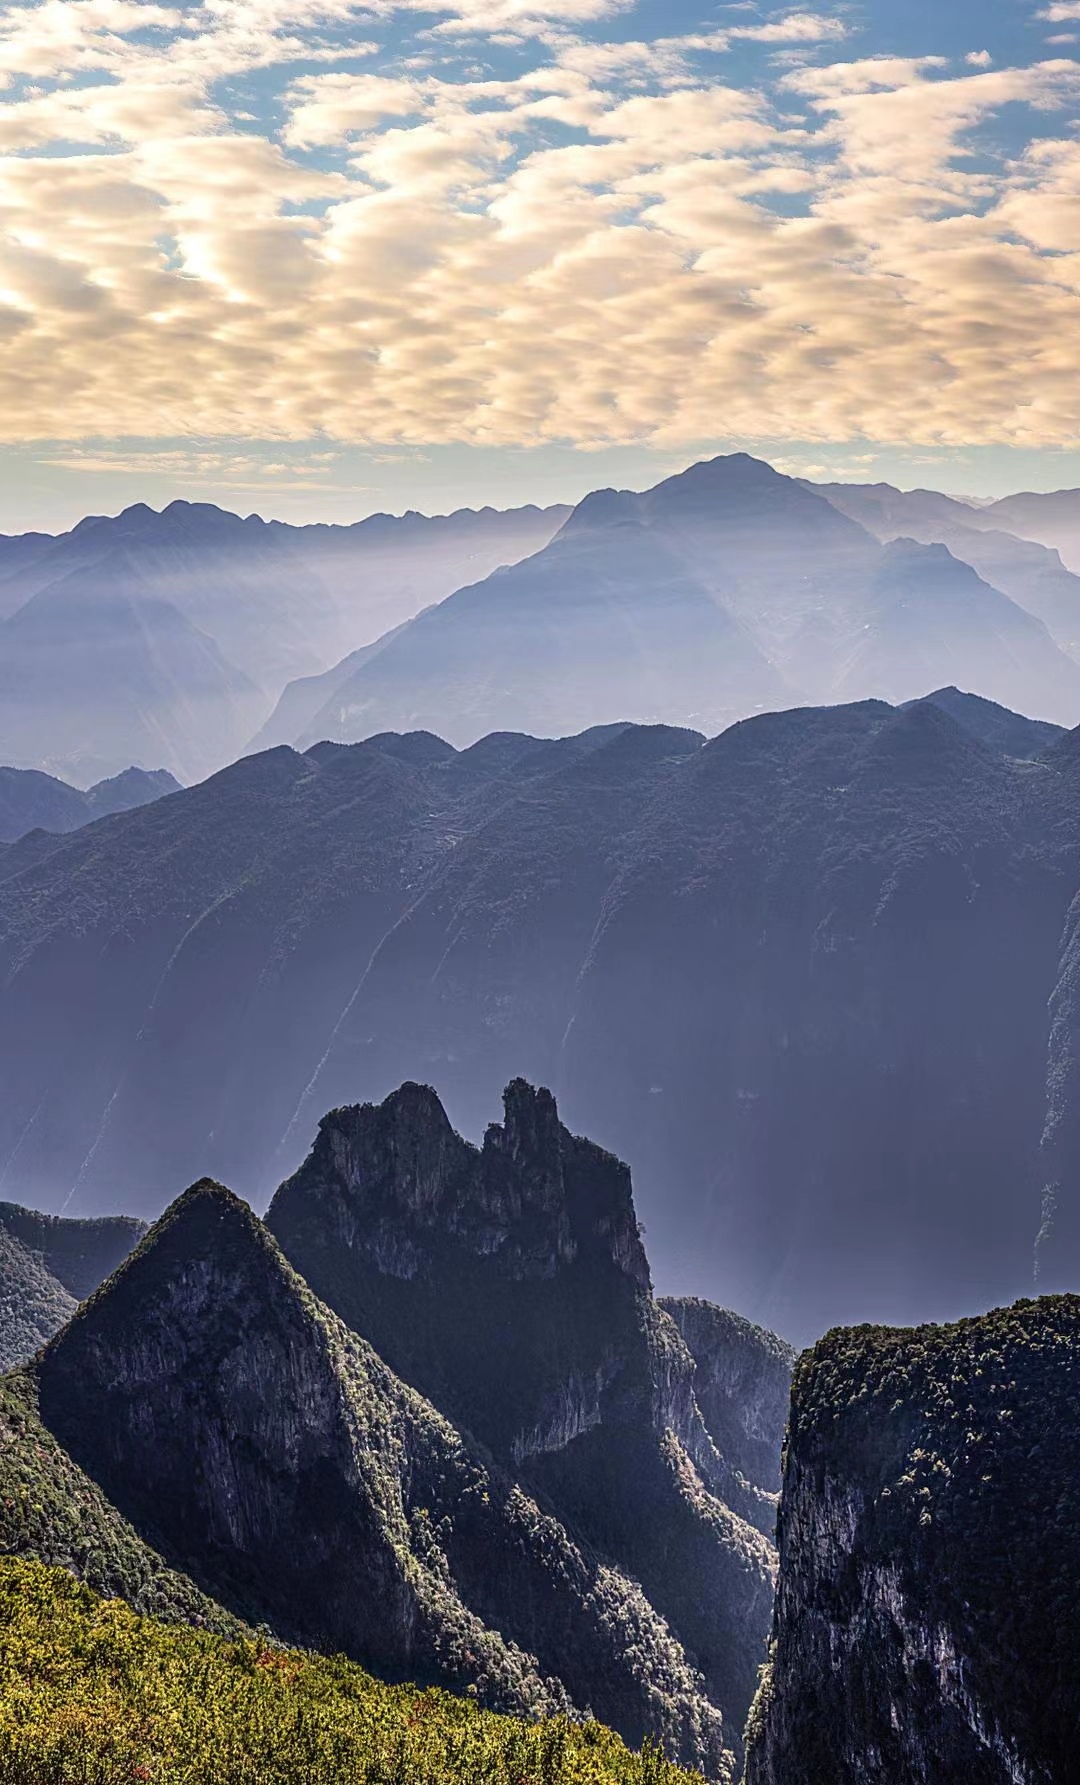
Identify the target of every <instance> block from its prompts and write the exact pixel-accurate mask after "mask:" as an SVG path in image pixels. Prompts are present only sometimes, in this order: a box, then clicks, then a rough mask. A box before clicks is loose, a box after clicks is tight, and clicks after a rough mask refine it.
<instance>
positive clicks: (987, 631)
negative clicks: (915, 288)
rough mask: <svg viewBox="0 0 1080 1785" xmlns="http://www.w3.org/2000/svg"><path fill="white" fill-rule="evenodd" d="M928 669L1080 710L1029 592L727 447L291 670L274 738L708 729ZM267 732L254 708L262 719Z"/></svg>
mask: <svg viewBox="0 0 1080 1785" xmlns="http://www.w3.org/2000/svg"><path fill="white" fill-rule="evenodd" d="M830 494H831V493H830ZM942 500H943V501H944V500H945V499H944V498H942ZM965 512H966V511H965ZM1013 543H1014V546H1015V549H1016V550H1017V551H1021V552H1022V550H1023V548H1022V547H1020V546H1019V545H1017V544H1016V542H1013ZM1029 549H1030V550H1036V549H1037V548H1034V547H1032V548H1029ZM1064 574H1065V573H1064V572H1062V575H1064ZM1068 580H1069V582H1070V595H1071V594H1073V593H1074V590H1073V579H1068ZM1076 589H1077V590H1080V580H1077V582H1076ZM1078 611H1080V607H1078ZM1078 636H1080V629H1078ZM950 681H956V682H958V683H961V684H963V685H964V686H969V687H972V688H974V689H976V691H977V692H979V693H980V694H984V695H987V696H988V697H990V698H992V699H995V700H999V701H1002V702H1004V703H1005V704H1009V705H1012V706H1015V707H1019V708H1021V709H1022V710H1033V711H1036V712H1038V713H1039V714H1040V715H1045V716H1046V717H1048V718H1050V719H1055V720H1057V719H1060V720H1061V721H1062V722H1063V723H1069V724H1071V723H1075V721H1076V719H1077V717H1078V716H1080V665H1078V664H1077V663H1076V662H1074V661H1073V660H1072V659H1071V658H1069V657H1068V656H1066V654H1065V652H1064V651H1063V650H1061V648H1060V647H1059V645H1058V644H1056V643H1055V641H1054V639H1052V638H1051V637H1050V635H1049V634H1048V632H1047V631H1046V629H1045V627H1044V626H1043V625H1042V624H1040V622H1039V621H1038V620H1037V619H1036V618H1035V617H1034V616H1033V615H1032V614H1031V613H1029V612H1028V611H1026V610H1025V609H1024V608H1022V607H1020V606H1018V605H1017V604H1016V603H1015V602H1013V601H1011V600H1010V599H1009V597H1008V596H1007V595H1005V594H1003V593H1001V592H1000V590H998V589H996V588H992V587H991V586H990V585H989V584H987V583H985V582H983V581H982V580H981V579H980V578H979V577H977V576H975V575H974V574H973V573H972V571H971V569H970V566H968V565H965V564H962V563H961V562H960V561H959V560H954V559H953V558H951V557H950V556H949V555H948V553H945V552H924V553H920V552H919V551H918V550H917V548H915V547H913V546H910V545H909V546H908V547H906V548H904V547H901V546H891V547H888V548H884V549H883V548H882V546H881V544H880V543H879V541H878V540H877V539H876V538H875V537H874V536H873V534H872V532H871V531H869V530H868V529H867V527H864V526H862V525H861V524H859V522H858V521H857V520H854V519H851V518H850V517H849V516H848V515H846V514H842V513H841V512H840V507H839V504H838V503H836V502H834V501H832V500H831V499H826V494H823V493H819V492H818V491H817V490H816V489H813V488H811V487H810V486H808V485H805V484H803V483H801V482H799V481H798V480H796V479H793V478H789V477H784V476H782V475H780V473H778V472H776V471H774V470H773V469H772V467H771V466H769V465H766V464H764V463H762V462H761V461H760V460H756V459H752V458H749V457H748V456H747V455H746V454H744V453H741V454H735V455H733V456H732V457H728V458H720V459H714V460H712V461H711V462H709V463H705V464H698V465H695V466H692V467H691V468H690V470H688V471H686V472H683V473H681V474H680V475H679V476H676V477H672V478H668V479H666V480H665V481H664V482H663V483H661V484H659V485H657V487H656V488H655V489H652V490H647V491H646V492H644V494H641V495H634V494H631V493H629V492H626V491H615V490H601V491H597V492H595V493H594V494H592V495H590V496H588V497H586V499H585V501H584V502H582V503H580V504H579V505H578V507H577V508H576V509H575V510H574V512H573V514H572V515H571V516H570V517H569V519H568V520H567V521H566V523H565V525H564V526H563V527H562V529H561V530H560V532H559V533H558V534H557V535H556V537H555V538H554V539H553V540H552V542H551V543H550V545H548V546H546V547H545V548H544V549H543V550H541V551H539V552H537V553H536V555H535V556H533V557H532V558H529V559H527V560H526V561H525V562H523V563H520V564H517V565H515V566H513V567H512V568H510V569H508V570H503V571H499V572H497V573H496V574H495V575H494V576H492V577H489V578H488V579H487V580H486V581H485V582H482V583H479V584H477V585H475V586H473V587H470V588H465V589H460V590H459V591H458V592H457V593H456V594H455V595H453V596H451V597H450V598H449V599H448V600H446V601H443V602H441V603H440V604H439V605H438V606H436V607H434V608H432V609H430V610H429V611H428V612H426V613H424V614H421V615H420V616H419V617H418V618H417V619H416V620H414V621H413V622H412V623H411V624H410V625H408V626H405V627H403V628H400V629H399V630H398V631H397V632H396V634H395V635H394V637H392V638H387V639H385V640H383V641H382V642H381V645H380V648H379V650H378V651H377V652H372V653H368V654H363V655H361V656H360V657H358V658H357V659H355V660H354V661H353V662H352V663H351V664H346V663H344V662H343V663H340V664H338V665H337V666H336V667H335V668H334V670H333V671H332V672H330V673H329V675H328V676H327V677H325V678H324V679H323V680H322V682H321V683H317V684H315V685H314V686H309V687H307V688H306V689H305V691H304V697H303V701H302V702H300V701H299V699H297V700H296V704H295V705H294V706H292V712H291V716H292V717H295V719H297V720H301V719H302V720H303V723H302V724H301V725H300V727H299V729H298V730H296V731H294V732H293V733H292V734H291V741H294V742H295V743H296V744H297V745H298V746H299V747H300V748H302V749H303V748H307V747H309V746H310V745H311V744H313V743H315V742H317V741H319V740H320V739H322V738H332V739H335V740H339V741H348V740H353V739H359V738H363V737H365V736H367V735H369V734H370V733H372V732H375V731H381V730H408V729H426V730H431V731H435V732H437V733H438V734H439V735H440V736H442V737H445V738H448V739H449V740H450V741H451V742H452V743H455V744H458V745H467V744H469V743H471V742H473V741H474V740H475V739H476V738H478V737H480V736H482V735H483V733H484V732H485V731H489V730H492V729H501V728H513V729H525V730H528V731H534V732H539V733H543V734H554V735H560V734H565V733H568V732H573V731H576V730H578V729H580V728H581V727H583V726H589V725H595V724H600V723H606V722H610V721H614V720H618V719H631V720H635V721H638V722H654V721H662V722H665V723H668V724H680V725H688V726H691V727H694V728H699V729H702V730H705V731H716V730H719V729H720V728H721V727H723V726H725V725H727V724H730V723H731V722H732V721H733V720H737V719H739V718H743V717H745V716H747V715H748V714H750V713H753V712H759V711H762V710H764V709H767V708H769V707H775V706H778V705H784V704H793V703H794V701H795V700H797V699H799V698H803V699H812V700H823V701H827V700H844V699H855V698H859V699H862V698H867V697H870V696H880V697H882V698H888V699H890V700H907V699H909V698H913V697H915V696H917V695H920V694H922V693H924V692H925V690H926V688H927V687H934V686H938V685H940V684H942V683H944V682H950ZM320 692H322V693H324V694H325V699H324V700H323V703H322V705H321V706H319V707H318V708H317V709H314V710H313V697H314V695H315V694H317V693H320ZM282 736H283V729H282V728H281V727H280V726H279V725H278V723H277V721H276V720H275V728H274V730H273V731H272V732H271V733H269V734H267V738H266V740H265V741H270V739H271V738H273V739H274V740H278V739H280V738H281V737H282Z"/></svg>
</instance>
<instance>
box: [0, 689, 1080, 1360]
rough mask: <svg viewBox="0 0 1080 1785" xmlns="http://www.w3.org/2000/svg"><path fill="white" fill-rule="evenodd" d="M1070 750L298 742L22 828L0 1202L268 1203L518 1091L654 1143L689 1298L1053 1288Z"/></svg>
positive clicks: (884, 1308)
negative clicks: (395, 1129)
mask: <svg viewBox="0 0 1080 1785" xmlns="http://www.w3.org/2000/svg"><path fill="white" fill-rule="evenodd" d="M1048 740H1049V741H1048ZM1078 763H1080V758H1078V756H1077V750H1076V740H1075V736H1074V735H1073V734H1059V733H1056V732H1054V731H1053V730H1051V731H1050V732H1049V733H1047V732H1046V731H1044V730H1043V729H1042V727H1041V725H1039V724H1037V723H1032V722H1028V721H1025V720H1024V719H1023V718H1021V717H1019V716H1016V715H1009V714H1007V713H1003V712H1002V711H1000V710H999V709H995V708H993V707H992V706H990V705H988V704H987V703H985V702H982V701H981V700H978V699H973V698H971V697H968V696H965V695H963V694H961V693H958V692H957V691H956V690H951V691H950V690H942V691H940V692H939V693H938V694H937V695H936V696H934V697H933V698H932V699H929V700H924V701H921V702H919V703H917V704H916V705H915V706H913V707H911V708H908V709H903V710H901V709H897V708H893V707H890V706H888V705H886V704H884V703H881V702H862V703H855V704H853V705H850V706H847V707H839V708H830V709H796V710H793V711H790V712H786V713H778V714H772V715H767V716H762V717H760V718H756V719H753V720H749V721H746V722H744V723H742V724H740V725H737V726H735V727H733V728H732V729H730V730H729V731H727V732H725V733H723V734H721V736H719V737H718V738H716V739H714V740H712V741H711V742H710V743H705V741H704V740H703V739H702V737H701V736H700V734H697V733H694V732H692V731H688V730H682V731H680V730H675V729H669V728H663V727H640V726H626V725H622V726H620V725H616V726H611V727H608V728H600V729H598V730H597V731H594V732H590V733H586V734H582V735H581V736H580V737H577V738H568V739H562V740H557V741H550V740H548V741H545V740H542V739H536V738H530V737H527V736H522V735H514V734H507V733H502V734H495V735H492V736H491V737H489V738H487V739H485V740H483V741H482V742H481V743H479V744H477V745H474V746H471V747H470V748H469V749H468V750H465V751H461V752H458V751H455V750H454V749H453V748H452V747H451V746H449V745H448V744H446V743H445V742H442V741H441V740H439V739H437V738H435V737H433V736H431V735H430V734H413V735H407V736H401V735H389V736H381V737H376V738H373V739H371V740H370V741H369V742H367V743H365V744H362V745H351V746H348V745H346V746H342V745H332V744H323V745H320V746H317V747H315V748H313V749H312V750H311V751H310V752H308V753H307V754H305V755H297V754H296V753H294V752H292V751H290V750H288V749H284V748H279V749H275V750H272V751H269V752H266V753H265V754H263V755H260V756H254V757H250V758H246V759H244V760H242V761H241V762H238V763H237V764H235V765H234V766H233V767H232V768H230V769H228V770H226V771H223V772H222V773H221V774H220V775H218V776H216V777H214V778H212V779H211V780H210V781H208V782H206V783H203V784H202V785H200V786H198V787H195V788H191V789H189V790H186V791H184V792H182V793H179V794H175V795H173V796H172V797H171V798H170V799H168V800H164V801H159V802H157V803H156V804H153V805H150V806H147V807H144V808H142V809H141V810H140V811H137V812H133V813H127V814H121V815H119V816H116V817H113V818H109V819H107V820H103V821H102V822H101V823H99V824H97V825H94V826H91V827H90V828H89V829H86V830H83V831H80V832H76V833H74V834H73V835H72V836H69V837H60V838H51V839H49V840H48V843H47V846H43V845H42V844H41V842H40V840H39V839H35V838H27V839H24V840H23V841H22V842H20V843H16V844H13V845H10V846H8V848H7V849H6V850H5V851H4V852H3V854H2V855H0V987H2V989H0V1049H2V1051H3V1055H4V1058H5V1061H7V1062H8V1066H7V1070H6V1072H5V1077H4V1083H3V1085H2V1086H0V1168H2V1169H3V1171H4V1173H5V1177H4V1179H3V1180H2V1181H3V1182H6V1183H8V1184H10V1185H11V1186H12V1191H11V1192H10V1193H14V1191H15V1186H16V1185H18V1187H19V1189H18V1193H19V1194H20V1195H21V1196H22V1197H23V1198H24V1199H25V1198H29V1199H31V1200H35V1201H38V1202H39V1203H41V1204H42V1205H43V1206H46V1207H54V1208H56V1207H59V1206H60V1205H61V1203H62V1202H64V1200H65V1199H67V1198H68V1197H70V1198H71V1202H70V1206H71V1209H72V1210H73V1212H76V1213H80V1212H89V1211H93V1210H102V1211H104V1210H106V1209H112V1208H117V1207H120V1208H125V1209H128V1210H131V1211H132V1212H137V1213H139V1214H142V1215H146V1216H151V1217H152V1216H153V1215H155V1214H156V1213H157V1212H158V1210H159V1209H160V1208H161V1206H162V1205H163V1203H164V1202H165V1201H166V1200H167V1198H168V1194H169V1184H170V1181H172V1182H177V1181H184V1179H185V1178H190V1177H191V1175H192V1169H193V1168H194V1169H195V1170H197V1169H198V1168H199V1166H202V1167H203V1168H204V1169H206V1168H210V1169H211V1170H212V1171H213V1172H214V1174H215V1176H217V1177H218V1178H219V1179H221V1180H222V1181H227V1180H229V1179H230V1178H231V1179H232V1181H233V1182H234V1183H236V1185H237V1187H238V1188H239V1189H240V1190H242V1191H243V1192H244V1193H245V1194H246V1195H247V1196H249V1197H250V1198H251V1199H252V1201H253V1202H255V1203H256V1204H257V1205H258V1206H260V1207H265V1206H266V1203H267V1201H268V1200H269V1197H270V1194H271V1193H272V1191H273V1189H274V1187H275V1185H276V1184H277V1183H278V1182H279V1181H280V1180H281V1178H282V1177H283V1176H285V1175H286V1174H287V1173H288V1172H289V1171H290V1170H292V1169H295V1168H296V1166H297V1165H298V1164H299V1162H300V1160H301V1159H302V1157H303V1156H304V1153H305V1151H306V1148H307V1144H308V1141H309V1139H310V1136H311V1134H312V1132H313V1130H314V1127H315V1124H316V1121H317V1119H318V1115H319V1112H320V1110H321V1109H324V1108H326V1107H333V1106H336V1105H349V1104H351V1103H353V1102H355V1101H356V1099H357V1098H358V1097H359V1098H361V1099H364V1100H378V1099H381V1098H383V1097H385V1096H386V1095H387V1094H388V1093H389V1091H390V1090H391V1089H392V1088H393V1087H394V1086H396V1085H400V1084H401V1083H402V1082H403V1081H406V1080H411V1081H414V1082H417V1083H432V1082H438V1083H439V1085H440V1087H441V1091H442V1095H443V1098H444V1102H445V1106H446V1108H447V1111H448V1113H449V1116H450V1119H451V1120H452V1122H453V1123H454V1125H455V1126H456V1127H457V1128H458V1129H459V1130H460V1131H462V1132H464V1133H466V1134H470V1135H480V1134H482V1132H483V1129H484V1126H485V1124H486V1123H487V1121H488V1119H489V1113H490V1109H491V1101H492V1098H493V1097H494V1096H495V1095H496V1093H497V1088H498V1086H499V1085H500V1084H504V1083H505V1082H506V1081H507V1078H508V1077H510V1076H513V1075H521V1076H525V1077H527V1078H529V1079H530V1080H531V1081H532V1082H541V1083H546V1084H549V1085H551V1086H552V1088H553V1090H554V1091H555V1093H556V1094H557V1095H558V1097H559V1098H560V1106H561V1108H562V1109H563V1111H564V1112H565V1115H566V1117H567V1118H568V1120H569V1122H570V1124H571V1125H572V1126H573V1128H575V1129H577V1130H579V1131H585V1132H591V1133H593V1134H595V1135H597V1136H598V1137H599V1139H600V1141H601V1142H602V1143H603V1144H606V1145H607V1146H609V1147H610V1148H611V1149H612V1150H613V1151H615V1152H617V1153H618V1155H619V1156H620V1157H622V1158H627V1159H629V1160H630V1162H631V1164H632V1165H633V1168H634V1172H635V1183H636V1187H637V1197H638V1203H639V1207H640V1208H641V1210H642V1212H643V1214H644V1217H645V1219H646V1221H647V1223H648V1226H649V1232H650V1249H651V1252H652V1256H653V1261H654V1266H655V1268H656V1269H657V1271H658V1273H659V1282H660V1286H661V1288H662V1289H663V1290H664V1291H666V1292H680V1293H690V1294H693V1293H696V1294H701V1295H706V1296H708V1297H709V1299H719V1300H722V1301H724V1302H727V1303H729V1304H734V1305H738V1306H740V1307H741V1308H742V1309H743V1310H744V1311H745V1312H746V1313H747V1314H748V1315H750V1316H751V1317H752V1318H754V1319H757V1320H759V1321H761V1322H762V1323H763V1324H765V1325H768V1326H771V1327H773V1328H775V1329H777V1330H779V1331H781V1332H784V1333H786V1334H787V1335H788V1336H789V1337H794V1338H801V1337H803V1336H808V1337H810V1336H813V1334H814V1333H815V1332H819V1331H821V1330H823V1329H824V1328H825V1327H826V1326H829V1325H833V1324H836V1323H837V1321H838V1320H843V1319H845V1318H847V1319H858V1318H862V1317H865V1316H867V1315H869V1314H873V1313H877V1314H878V1316H879V1317H880V1316H881V1315H883V1314H885V1313H888V1315H889V1316H890V1317H891V1318H894V1319H897V1320H902V1319H904V1318H905V1317H906V1318H908V1319H912V1318H915V1319H920V1318H922V1319H925V1318H941V1317H948V1316H950V1315H956V1314H959V1313H960V1312H962V1311H963V1310H964V1309H965V1308H970V1307H978V1306H980V1305H983V1306H985V1305H987V1304H988V1303H990V1302H1000V1301H1003V1300H1007V1299H1009V1298H1010V1296H1015V1295H1017V1294H1022V1293H1024V1292H1025V1290H1027V1289H1028V1288H1030V1287H1031V1285H1032V1282H1033V1266H1032V1259H1033V1253H1034V1249H1035V1244H1036V1238H1037V1236H1038V1235H1039V1233H1040V1230H1041V1231H1042V1234H1043V1237H1042V1238H1041V1239H1040V1241H1039V1269H1040V1271H1041V1272H1042V1273H1043V1276H1042V1277H1041V1278H1040V1281H1042V1282H1050V1281H1053V1282H1059V1281H1062V1280H1063V1279H1064V1280H1065V1281H1067V1280H1068V1278H1069V1274H1070V1273H1071V1272H1072V1271H1074V1269H1075V1263H1074V1261H1073V1254H1074V1251H1075V1250H1076V1247H1075V1243H1074V1238H1073V1237H1070V1236H1072V1235H1073V1234H1074V1231H1080V1221H1077V1219H1076V1218H1075V1212H1074V1202H1075V1198H1074V1195H1073V1189H1072V1186H1073V1183H1074V1181H1075V1180H1074V1172H1075V1165H1074V1161H1075V1159H1076V1158H1077V1157H1078V1156H1080V1155H1078V1154H1077V1150H1076V1149H1077V1135H1078V1133H1080V1117H1078V1114H1077V1112H1078V1111H1080V1092H1078V1089H1077V1085H1076V1074H1075V1072H1074V1069H1073V1061H1074V1051H1073V1048H1074V1044H1073V1040H1072V1037H1073V1036H1074V1035H1075V1034H1076V1033H1077V1017H1076V1006H1077V999H1076V996H1075V988H1076V984H1077V983H1080V975H1078V974H1077V972H1076V964H1075V958H1074V957H1076V956H1077V950H1076V948H1075V939H1074V937H1073V930H1074V929H1075V921H1074V918H1073V917H1071V916H1070V910H1071V907H1072V904H1073V901H1074V899H1075V897H1076V894H1077V889H1078V888H1080V816H1078V814H1080V803H1078V801H1077V781H1076V776H1077V770H1078ZM1063 934H1064V935H1065V937H1066V942H1065V946H1064V948H1063V945H1062V937H1063ZM1051 1001H1052V1002H1051ZM1048 1007H1049V1009H1050V1011H1051V1014H1050V1015H1048ZM87 1033H92V1034H93V1037H94V1046H93V1048H92V1049H87V1048H86V1047H85V1046H84V1045H82V1043H81V1040H80V1037H81V1036H84V1035H85V1034H87ZM181 1092H182V1094H181ZM871 1184H872V1185H873V1186H874V1193H873V1195H871V1194H870V1193H869V1191H868V1188H867V1187H868V1186H869V1185H871ZM1044 1191H1045V1192H1046V1199H1047V1200H1046V1205H1045V1210H1044V1206H1043V1193H1044Z"/></svg>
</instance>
